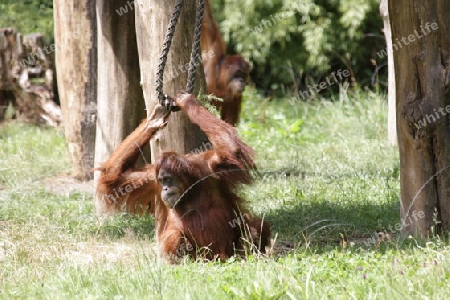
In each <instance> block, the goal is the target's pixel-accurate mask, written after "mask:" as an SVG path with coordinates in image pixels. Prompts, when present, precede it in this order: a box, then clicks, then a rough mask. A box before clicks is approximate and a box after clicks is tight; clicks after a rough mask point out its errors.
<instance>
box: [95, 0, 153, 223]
mask: <svg viewBox="0 0 450 300" xmlns="http://www.w3.org/2000/svg"><path fill="white" fill-rule="evenodd" d="M133 3H134V2H131V1H125V0H97V4H96V7H97V28H98V61H99V64H98V90H97V92H98V98H97V101H98V103H97V111H98V119H97V135H96V140H95V166H100V165H101V163H102V162H104V161H105V160H106V159H107V158H108V157H109V155H110V154H111V153H112V151H113V150H114V149H115V148H116V147H117V146H118V145H119V144H120V143H121V142H122V140H124V139H125V138H126V137H127V135H128V134H129V133H131V132H132V131H133V130H134V129H135V128H136V127H137V126H138V124H139V123H140V121H141V120H142V119H144V118H145V116H146V112H145V103H144V98H143V95H142V89H141V87H140V83H139V59H138V51H137V44H136V32H135V15H134V12H133V7H134V6H133ZM124 9H126V11H125V10H124ZM153 43H154V41H153ZM97 175H98V173H96V176H95V177H96V178H95V179H97ZM95 181H96V180H95ZM94 184H96V182H95V183H94ZM95 210H96V213H97V214H98V215H100V214H102V213H104V212H107V211H105V210H107V208H105V207H104V206H103V205H102V201H101V199H97V198H96V199H95Z"/></svg>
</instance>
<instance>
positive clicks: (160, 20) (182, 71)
mask: <svg viewBox="0 0 450 300" xmlns="http://www.w3.org/2000/svg"><path fill="white" fill-rule="evenodd" d="M174 7H175V0H168V1H143V2H142V3H139V5H138V6H137V7H136V16H137V17H136V32H137V38H138V48H139V59H140V62H141V78H142V88H143V91H144V97H145V103H146V107H147V111H148V112H151V111H152V110H153V107H154V106H155V105H156V103H157V97H156V91H155V81H156V68H157V66H158V63H159V56H160V53H161V47H162V44H163V40H164V36H165V34H166V30H167V25H168V24H169V19H170V16H171V14H172V12H173V10H174ZM195 13H196V1H195V0H187V1H184V5H183V8H182V11H181V15H180V18H179V21H178V24H177V27H176V30H175V35H174V37H173V41H172V46H171V48H170V52H169V55H168V61H167V65H166V68H165V72H164V93H166V94H168V95H171V96H175V95H176V94H178V93H180V92H181V91H183V90H185V89H186V81H187V74H188V73H187V68H186V65H187V64H188V63H189V59H190V53H191V47H192V40H193V36H194V26H195ZM196 74H197V76H196V88H195V90H194V94H196V93H198V90H199V86H201V87H202V90H203V91H206V83H205V80H204V74H203V66H202V65H201V64H199V66H198V67H197V73H196ZM205 141H207V138H206V136H205V135H204V134H203V132H201V130H200V129H199V128H198V127H197V126H195V125H193V124H192V123H190V122H189V120H188V118H187V117H186V116H185V115H184V114H183V113H181V112H177V113H172V115H171V116H170V117H169V122H168V126H167V127H166V128H165V129H164V130H162V131H161V134H160V135H158V137H156V138H155V139H154V140H153V141H152V143H151V145H152V161H155V160H156V159H157V158H158V157H159V155H160V154H161V152H162V151H164V150H171V151H176V152H178V153H188V152H191V151H193V150H195V149H196V148H199V147H200V146H201V145H202V143H204V142H205Z"/></svg>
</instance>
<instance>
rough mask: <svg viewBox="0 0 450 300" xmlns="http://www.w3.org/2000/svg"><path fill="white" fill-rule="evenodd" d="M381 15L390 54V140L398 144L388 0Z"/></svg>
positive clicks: (381, 9) (383, 0) (382, 6)
mask: <svg viewBox="0 0 450 300" xmlns="http://www.w3.org/2000/svg"><path fill="white" fill-rule="evenodd" d="M380 15H381V17H382V18H383V25H384V27H383V31H384V36H385V38H386V49H387V51H386V52H387V56H388V141H389V144H391V145H393V146H395V145H397V124H396V116H395V100H396V97H395V95H396V94H395V69H394V50H393V49H392V30H391V24H390V22H389V9H388V0H381V3H380Z"/></svg>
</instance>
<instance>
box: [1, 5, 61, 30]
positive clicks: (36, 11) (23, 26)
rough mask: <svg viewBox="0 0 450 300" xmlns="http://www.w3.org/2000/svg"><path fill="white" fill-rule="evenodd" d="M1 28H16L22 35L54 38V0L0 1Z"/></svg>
mask: <svg viewBox="0 0 450 300" xmlns="http://www.w3.org/2000/svg"><path fill="white" fill-rule="evenodd" d="M0 16H1V17H0V27H14V28H16V30H18V31H19V32H20V33H21V34H23V35H27V34H30V33H36V32H39V33H42V34H44V35H45V36H46V37H47V38H49V39H52V38H53V1H52V0H0Z"/></svg>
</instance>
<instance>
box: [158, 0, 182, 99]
mask: <svg viewBox="0 0 450 300" xmlns="http://www.w3.org/2000/svg"><path fill="white" fill-rule="evenodd" d="M182 7H183V0H177V2H176V3H175V9H174V11H173V13H172V16H171V17H170V21H169V25H168V26H167V31H166V36H165V38H164V42H163V46H162V50H161V55H160V56H159V64H158V68H157V70H156V96H157V97H158V100H159V103H160V104H161V105H165V103H164V102H166V101H165V100H166V98H167V95H164V93H163V76H164V67H165V66H166V62H167V54H168V53H169V50H170V45H171V44H172V38H173V34H174V32H175V26H176V25H177V22H178V17H179V16H180V12H181V8H182Z"/></svg>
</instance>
